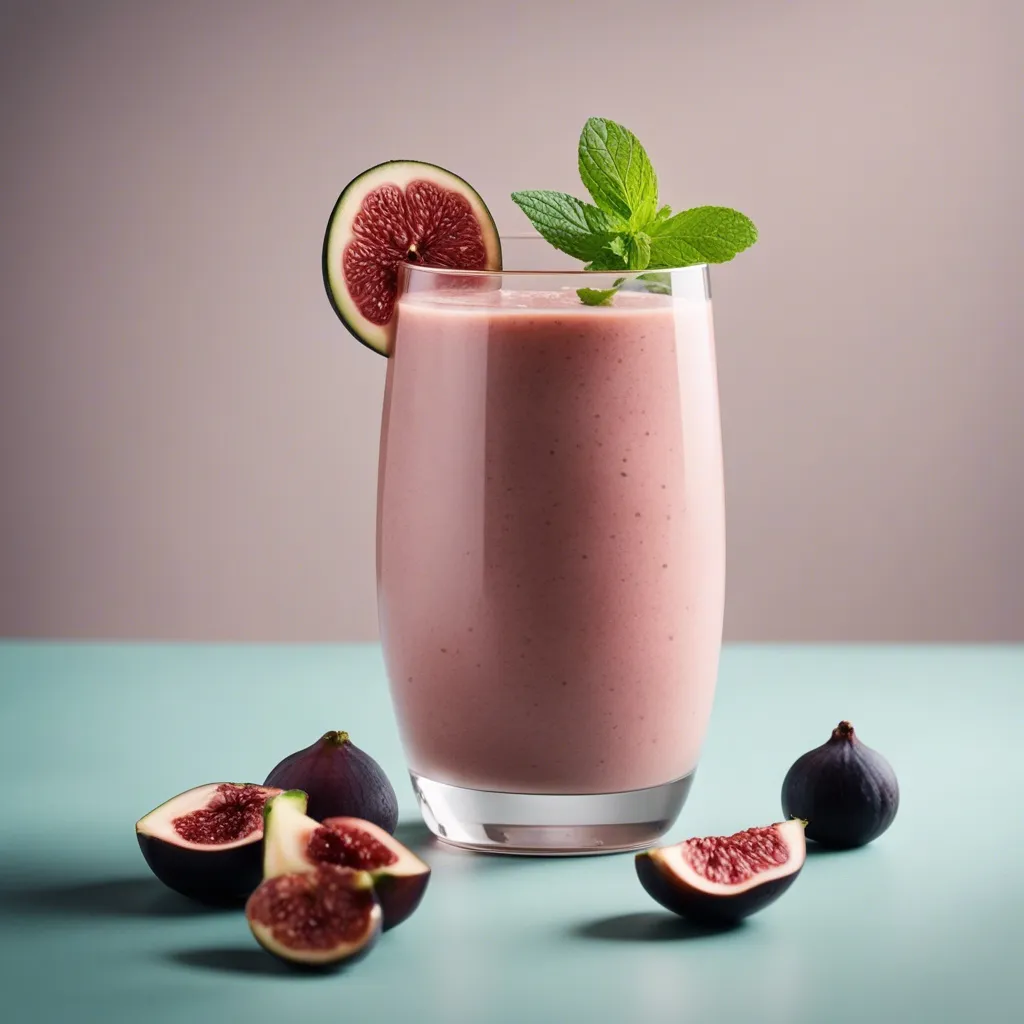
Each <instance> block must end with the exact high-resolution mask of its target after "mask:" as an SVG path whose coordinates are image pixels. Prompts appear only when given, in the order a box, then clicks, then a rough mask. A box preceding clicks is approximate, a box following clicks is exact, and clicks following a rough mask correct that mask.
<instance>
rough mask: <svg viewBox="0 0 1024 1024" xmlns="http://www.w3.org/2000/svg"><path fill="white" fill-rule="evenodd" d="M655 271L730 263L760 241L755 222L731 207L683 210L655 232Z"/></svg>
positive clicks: (653, 259)
mask: <svg viewBox="0 0 1024 1024" xmlns="http://www.w3.org/2000/svg"><path fill="white" fill-rule="evenodd" d="M651 234H652V238H651V262H650V266H652V267H688V266H692V265H693V264H695V263H726V262H727V261H729V260H731V259H732V258H733V257H734V256H735V255H736V254H737V253H738V252H742V251H743V250H744V249H746V248H748V247H749V246H751V245H753V244H754V242H756V241H757V228H756V227H754V222H753V221H752V220H751V219H750V218H749V217H745V216H744V215H743V214H742V213H740V212H739V211H738V210H731V209H729V208H728V207H727V206H696V207H694V208H693V209H692V210H683V212H682V213H677V214H676V215H675V216H674V217H669V218H668V220H666V221H664V222H662V223H661V224H660V225H658V226H657V227H656V228H653V229H652V231H651Z"/></svg>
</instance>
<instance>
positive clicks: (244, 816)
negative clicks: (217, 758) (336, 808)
mask: <svg viewBox="0 0 1024 1024" xmlns="http://www.w3.org/2000/svg"><path fill="white" fill-rule="evenodd" d="M280 792H281V790H280V789H278V788H275V787H268V786H256V785H253V784H252V783H236V782H211V783H209V784H208V785H205V786H197V787H196V788H195V789H190V790H187V791H186V792H184V793H179V794H178V795H177V796H176V797H172V798H171V799H170V800H168V801H166V802H165V803H162V804H161V805H160V806H159V807H156V808H154V809H153V810H152V811H150V812H149V814H147V815H145V817H143V818H140V819H139V821H137V822H136V824H135V834H136V836H137V838H138V841H139V848H140V849H141V850H142V855H143V857H145V858H146V863H147V864H148V865H149V867H150V869H151V870H152V872H153V874H154V875H156V877H157V878H159V879H160V881H161V882H163V883H164V885H167V886H169V887H170V888H171V889H174V890H175V891H177V892H180V893H181V894H182V895H183V896H188V897H190V898H191V899H195V900H199V901H200V902H202V903H209V904H214V905H230V904H237V903H241V902H242V901H244V900H245V898H246V897H247V896H248V895H249V893H251V892H252V891H253V889H255V888H256V886H257V885H259V883H260V878H261V875H262V857H263V807H264V804H265V803H266V801H267V799H268V797H272V796H276V795H277V794H279V793H280ZM299 796H301V794H300V795H299ZM299 802H300V803H302V804H304V802H305V801H304V799H303V800H300V801H299Z"/></svg>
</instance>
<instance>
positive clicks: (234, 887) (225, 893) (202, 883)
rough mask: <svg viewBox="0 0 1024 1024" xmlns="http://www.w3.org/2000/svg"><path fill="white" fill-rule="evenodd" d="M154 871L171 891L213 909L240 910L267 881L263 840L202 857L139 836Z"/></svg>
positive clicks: (143, 850) (172, 845)
mask: <svg viewBox="0 0 1024 1024" xmlns="http://www.w3.org/2000/svg"><path fill="white" fill-rule="evenodd" d="M138 839H139V849H141V850H142V856H143V857H145V858H146V863H147V864H148V865H149V868H150V870H151V871H152V872H153V874H154V875H156V877H157V878H159V879H160V881H161V882H163V883H164V885H166V886H167V887H168V888H169V889H173V890H174V891H175V892H178V893H181V895H182V896H187V897H188V898H189V899H191V900H196V902H198V903H205V904H206V905H207V906H210V907H237V906H239V905H241V904H242V903H244V902H245V901H246V899H247V897H248V896H249V893H251V892H252V891H253V889H255V888H256V886H258V885H259V884H260V880H261V878H262V877H263V843H262V842H261V839H260V837H259V836H257V837H256V839H255V840H253V842H251V843H247V844H246V845H245V846H236V847H234V848H233V849H230V850H215V851H211V852H210V853H200V852H199V851H197V850H188V849H182V848H181V847H180V846H175V845H174V844H173V843H168V842H167V841H165V840H163V839H156V838H154V837H153V836H144V835H141V834H140V835H139V836H138Z"/></svg>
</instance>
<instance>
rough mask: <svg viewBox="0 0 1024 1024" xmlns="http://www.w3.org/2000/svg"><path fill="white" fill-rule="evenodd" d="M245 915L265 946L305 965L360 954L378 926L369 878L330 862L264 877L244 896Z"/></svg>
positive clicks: (329, 963) (334, 962) (367, 948)
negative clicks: (245, 899) (246, 897)
mask: <svg viewBox="0 0 1024 1024" xmlns="http://www.w3.org/2000/svg"><path fill="white" fill-rule="evenodd" d="M245 917H246V920H247V921H248V922H249V928H250V930H251V931H252V934H253V936H254V937H255V939H256V941H257V942H258V943H259V944H260V945H261V946H262V947H263V948H264V949H266V950H267V951H268V952H270V953H273V954H274V955H275V956H277V957H280V958H281V959H282V960H286V961H288V962H289V963H292V964H300V965H303V966H307V967H333V966H337V965H339V964H341V963H344V962H346V961H349V962H351V961H353V960H356V959H358V958H360V957H362V956H365V955H366V954H367V953H368V952H369V951H370V949H371V947H372V946H373V944H374V942H376V940H377V937H378V936H379V935H380V931H381V910H380V904H379V903H378V902H377V897H376V895H375V894H374V891H373V879H372V878H371V877H370V875H369V874H368V873H367V872H365V871H353V870H351V869H350V868H342V867H338V866H337V865H335V864H320V865H317V867H316V868H315V870H313V871H301V872H298V873H296V874H288V875H277V876H275V877H274V878H267V879H264V880H263V881H262V882H261V883H260V885H259V887H258V888H257V889H256V891H255V892H254V893H253V894H252V895H251V896H250V897H249V899H248V902H247V903H246V905H245Z"/></svg>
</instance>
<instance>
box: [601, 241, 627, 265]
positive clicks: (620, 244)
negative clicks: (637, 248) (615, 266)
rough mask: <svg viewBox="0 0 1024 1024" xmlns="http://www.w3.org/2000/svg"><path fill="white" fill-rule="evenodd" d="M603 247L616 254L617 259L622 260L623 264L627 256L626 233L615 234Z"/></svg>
mask: <svg viewBox="0 0 1024 1024" xmlns="http://www.w3.org/2000/svg"><path fill="white" fill-rule="evenodd" d="M605 248H606V249H607V250H608V251H609V252H611V253H614V255H616V256H618V257H619V259H621V260H622V262H623V265H625V263H626V260H627V259H628V258H629V257H628V255H627V253H628V251H629V250H628V242H627V240H626V235H616V236H615V237H614V238H613V239H612V240H611V241H610V242H609V243H608V244H607V245H606V246H605Z"/></svg>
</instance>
